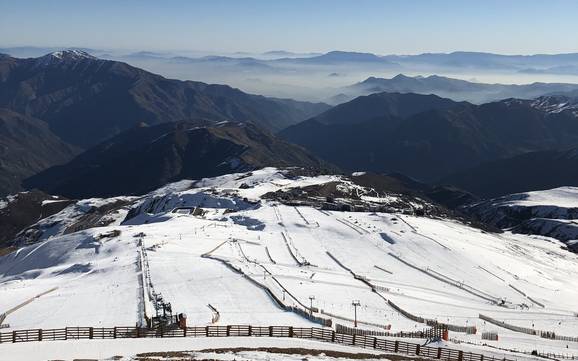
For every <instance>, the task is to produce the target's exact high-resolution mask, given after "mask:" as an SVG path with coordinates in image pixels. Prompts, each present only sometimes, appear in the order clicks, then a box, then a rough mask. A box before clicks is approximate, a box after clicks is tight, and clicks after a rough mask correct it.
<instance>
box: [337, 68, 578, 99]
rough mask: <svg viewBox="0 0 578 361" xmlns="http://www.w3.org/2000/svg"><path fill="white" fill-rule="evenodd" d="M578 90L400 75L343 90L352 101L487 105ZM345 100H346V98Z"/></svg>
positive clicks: (577, 86) (574, 86)
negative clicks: (421, 97)
mask: <svg viewBox="0 0 578 361" xmlns="http://www.w3.org/2000/svg"><path fill="white" fill-rule="evenodd" d="M570 91H578V84H565V83H532V84H523V85H516V84H486V83H474V82H470V81H466V80H461V79H453V78H447V77H443V76H438V75H431V76H427V77H423V76H415V77H410V76H406V75H403V74H398V75H396V76H395V77H393V78H391V79H384V78H376V77H369V78H367V79H366V80H364V81H362V82H359V83H357V84H353V85H350V86H348V87H345V88H343V89H341V90H340V92H341V93H340V94H348V95H349V99H351V98H354V97H356V96H360V95H367V94H372V93H379V92H399V93H417V94H435V95H438V96H441V97H446V98H450V99H453V100H456V101H468V102H472V103H478V104H479V103H486V102H490V101H496V100H501V99H506V98H522V99H533V98H536V97H539V96H543V95H549V94H553V93H565V92H570ZM341 98H342V101H343V97H341Z"/></svg>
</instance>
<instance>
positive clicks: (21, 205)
mask: <svg viewBox="0 0 578 361" xmlns="http://www.w3.org/2000/svg"><path fill="white" fill-rule="evenodd" d="M71 202H72V201H69V200H67V199H63V198H59V197H55V196H50V195H48V194H45V193H43V192H40V191H31V192H20V193H16V194H13V195H11V196H8V197H7V198H5V199H0V256H1V255H2V253H3V252H5V250H6V248H5V247H10V246H12V244H11V242H10V241H12V239H14V237H16V235H17V234H18V233H19V232H20V231H21V230H22V229H24V228H25V227H28V226H30V225H32V224H34V223H36V222H38V221H39V220H41V219H44V218H46V217H49V216H51V215H53V214H55V213H58V212H60V211H61V210H62V209H64V208H65V207H66V206H68V205H69V204H70V203H71ZM3 249H4V251H3Z"/></svg>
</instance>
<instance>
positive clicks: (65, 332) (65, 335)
mask: <svg viewBox="0 0 578 361" xmlns="http://www.w3.org/2000/svg"><path fill="white" fill-rule="evenodd" d="M64 339H65V340H68V327H65V328H64Z"/></svg>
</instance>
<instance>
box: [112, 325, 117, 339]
mask: <svg viewBox="0 0 578 361" xmlns="http://www.w3.org/2000/svg"><path fill="white" fill-rule="evenodd" d="M112 338H116V326H114V328H113V331H112Z"/></svg>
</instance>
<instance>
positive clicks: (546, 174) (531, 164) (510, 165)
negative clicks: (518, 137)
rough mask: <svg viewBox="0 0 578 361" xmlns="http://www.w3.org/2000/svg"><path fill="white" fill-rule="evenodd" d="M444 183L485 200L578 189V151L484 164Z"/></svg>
mask: <svg viewBox="0 0 578 361" xmlns="http://www.w3.org/2000/svg"><path fill="white" fill-rule="evenodd" d="M440 183H443V184H453V185H456V186H458V187H460V188H462V189H466V190H468V191H470V192H472V193H474V194H477V195H479V196H481V197H484V198H490V197H498V196H503V195H506V194H511V193H519V192H526V191H535V190H543V189H550V188H555V187H560V186H578V148H574V149H571V150H561V151H557V150H548V151H540V152H530V153H525V154H520V155H517V156H514V157H510V158H506V159H500V160H496V161H492V162H486V163H482V164H480V165H478V166H476V167H473V168H469V169H466V170H463V171H461V172H458V173H456V174H452V175H450V176H448V177H445V178H444V179H442V180H441V181H440Z"/></svg>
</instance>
